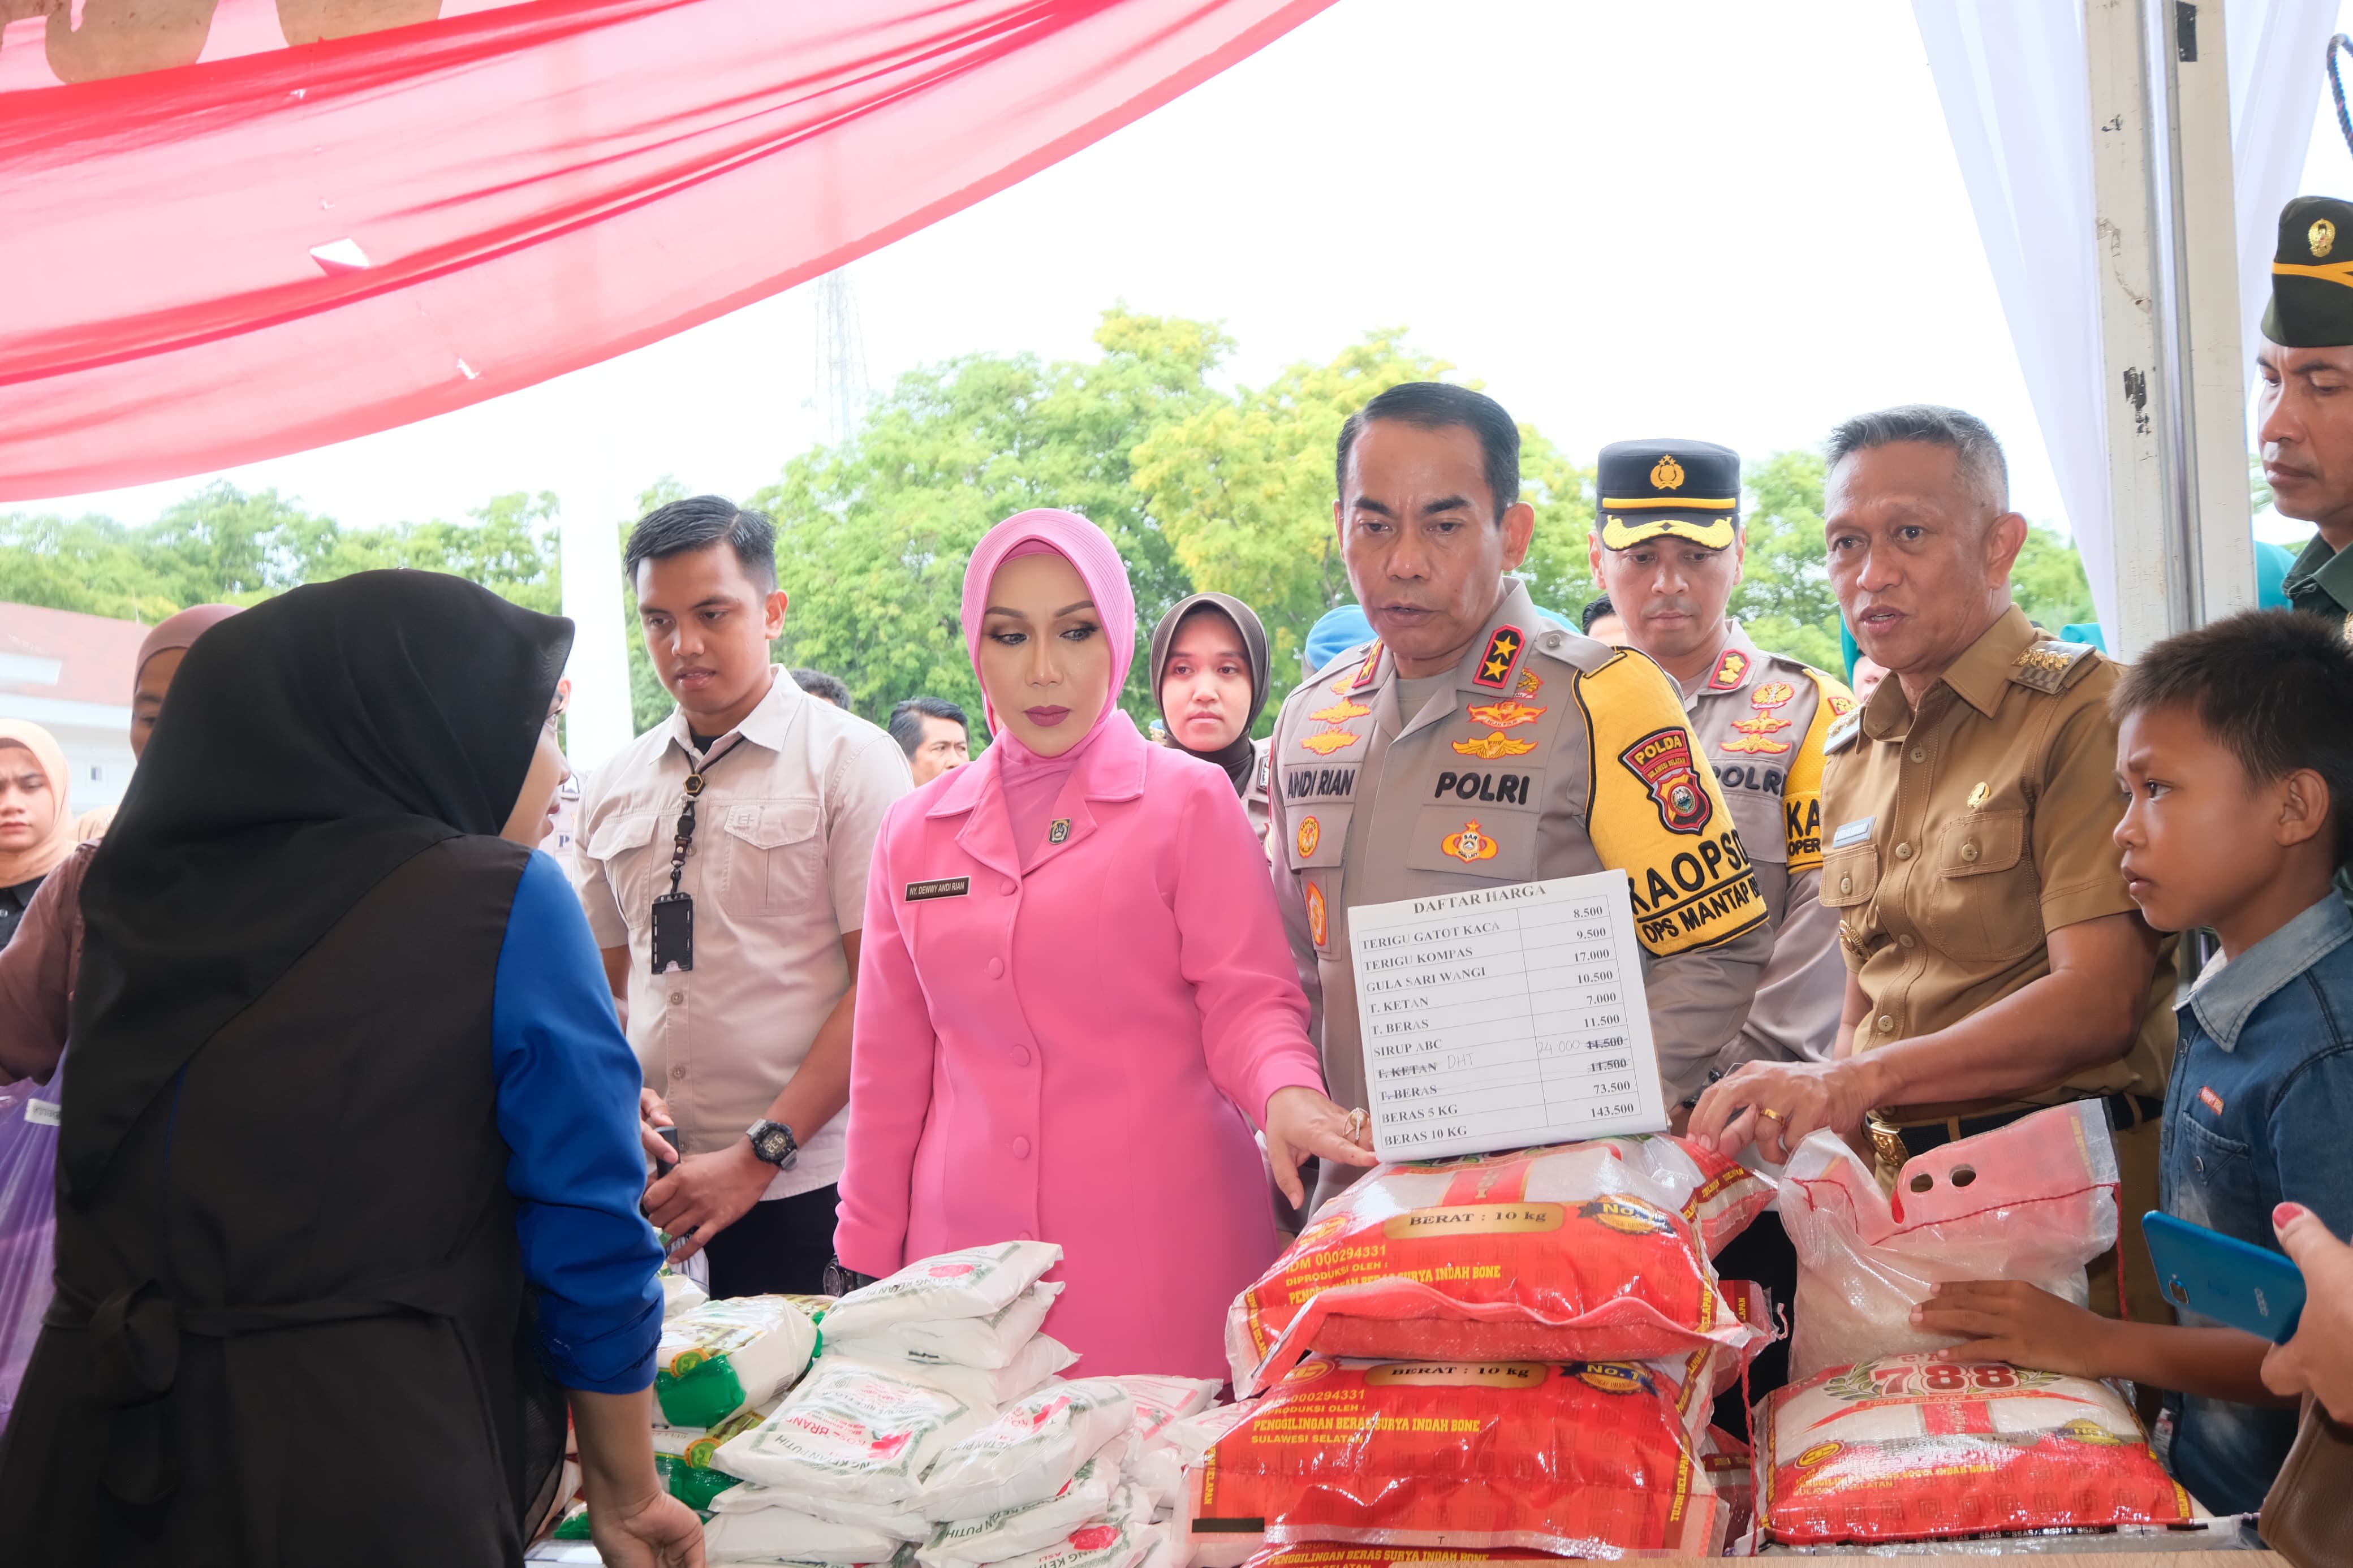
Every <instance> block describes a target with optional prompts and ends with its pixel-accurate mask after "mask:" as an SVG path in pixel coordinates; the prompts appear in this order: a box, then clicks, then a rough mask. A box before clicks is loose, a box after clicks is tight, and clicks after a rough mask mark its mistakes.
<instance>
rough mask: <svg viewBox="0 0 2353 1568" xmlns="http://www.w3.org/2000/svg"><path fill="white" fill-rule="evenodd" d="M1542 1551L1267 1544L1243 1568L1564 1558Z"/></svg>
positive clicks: (1404, 1566) (1394, 1567) (1406, 1566)
mask: <svg viewBox="0 0 2353 1568" xmlns="http://www.w3.org/2000/svg"><path fill="white" fill-rule="evenodd" d="M1566 1561H1567V1559H1566V1558H1560V1557H1555V1556H1552V1555H1551V1554H1550V1553H1548V1552H1477V1551H1473V1550H1472V1549H1471V1548H1469V1547H1467V1546H1335V1545H1332V1544H1330V1543H1328V1542H1316V1543H1315V1544H1314V1545H1313V1546H1270V1547H1268V1548H1267V1549H1266V1550H1265V1551H1263V1552H1260V1553H1259V1554H1258V1555H1257V1556H1255V1557H1253V1558H1251V1559H1250V1561H1249V1563H1246V1564H1244V1565H1243V1568H1446V1564H1448V1563H1542V1564H1545V1565H1546V1568H1553V1565H1555V1564H1557V1563H1563V1562H1566Z"/></svg>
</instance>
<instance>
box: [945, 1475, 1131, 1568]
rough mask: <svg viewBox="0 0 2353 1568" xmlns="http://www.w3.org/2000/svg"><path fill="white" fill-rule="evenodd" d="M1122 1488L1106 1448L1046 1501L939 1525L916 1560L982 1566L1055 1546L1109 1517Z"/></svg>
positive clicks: (960, 1567) (957, 1567)
mask: <svg viewBox="0 0 2353 1568" xmlns="http://www.w3.org/2000/svg"><path fill="white" fill-rule="evenodd" d="M1119 1488H1120V1479H1119V1467H1118V1465H1116V1464H1115V1463H1113V1459H1112V1453H1111V1451H1110V1450H1109V1449H1106V1450H1105V1451H1103V1453H1100V1454H1097V1455H1096V1456H1095V1457H1094V1458H1092V1459H1089V1460H1088V1461H1087V1462H1086V1463H1085V1464H1083V1465H1081V1466H1080V1467H1079V1472H1078V1474H1076V1475H1074V1476H1072V1477H1071V1479H1070V1482H1069V1484H1068V1485H1066V1486H1064V1487H1063V1488H1062V1489H1061V1490H1060V1491H1059V1492H1057V1493H1056V1494H1055V1495H1054V1496H1052V1497H1050V1498H1049V1499H1047V1500H1045V1501H1044V1502H1037V1503H1031V1504H1030V1505H1029V1506H1028V1507H1027V1508H1016V1509H1008V1510H1005V1511H1004V1512H1002V1513H993V1514H989V1515H987V1516H986V1517H984V1518H980V1519H963V1520H955V1521H949V1522H947V1523H944V1524H941V1525H938V1526H936V1527H934V1529H933V1531H932V1535H931V1539H930V1540H929V1541H928V1542H925V1543H924V1545H923V1550H922V1551H921V1552H917V1553H916V1554H915V1561H916V1562H917V1563H920V1564H921V1565H922V1568H979V1565H980V1564H983V1563H1001V1562H1003V1561H1005V1560H1006V1559H1007V1558H1009V1557H1019V1556H1021V1555H1023V1554H1025V1553H1027V1552H1037V1551H1039V1550H1041V1549H1043V1548H1045V1547H1049V1546H1052V1545H1054V1544H1055V1543H1056V1542H1060V1541H1063V1540H1066V1539H1067V1538H1068V1537H1069V1535H1070V1533H1071V1531H1074V1530H1076V1529H1078V1528H1079V1527H1081V1526H1082V1525H1086V1524H1092V1523H1093V1522H1094V1521H1097V1520H1100V1519H1102V1518H1103V1515H1104V1514H1106V1513H1108V1512H1109V1511H1110V1510H1111V1500H1112V1499H1113V1496H1115V1495H1116V1494H1117V1493H1118V1491H1119Z"/></svg>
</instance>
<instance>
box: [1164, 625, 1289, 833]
mask: <svg viewBox="0 0 2353 1568" xmlns="http://www.w3.org/2000/svg"><path fill="white" fill-rule="evenodd" d="M1268 676H1269V671H1268V668H1267V654H1266V628H1265V627H1264V626H1261V625H1260V624H1259V618H1258V616H1257V615H1256V614H1255V613H1254V612H1253V611H1252V610H1251V609H1250V606H1249V605H1245V604H1243V603H1242V602H1241V601H1240V599H1237V598H1234V597H1232V596H1231V595H1226V594H1195V595H1191V596H1190V597H1188V598H1184V599H1179V600H1177V601H1176V604H1175V605H1171V606H1170V607H1169V611H1168V613H1167V614H1166V615H1165V616H1161V617H1160V624H1159V625H1158V626H1155V627H1153V628H1152V690H1153V694H1154V695H1155V697H1156V698H1157V699H1158V700H1159V702H1160V721H1161V723H1162V725H1163V726H1164V727H1165V728H1166V730H1167V731H1168V743H1169V744H1170V745H1171V746H1173V747H1175V748H1176V750H1178V751H1180V752H1191V753H1192V754H1193V755H1194V756H1197V757H1198V758H1200V759H1201V760H1202V761H1203V762H1207V763H1216V764H1217V765H1218V766H1219V767H1221V768H1223V769H1224V770H1225V771H1226V776H1227V777H1228V778H1229V779H1231V780H1233V781H1234V793H1235V794H1236V795H1240V797H1241V801H1242V804H1243V805H1245V806H1247V807H1248V808H1249V809H1250V827H1251V828H1252V830H1254V831H1255V832H1256V833H1257V834H1258V836H1259V837H1261V839H1263V838H1264V837H1266V825H1267V821H1268V816H1267V805H1266V761H1265V752H1264V748H1263V747H1261V745H1260V744H1259V743H1258V742H1254V741H1252V740H1251V739H1250V726H1251V725H1252V724H1255V723H1257V722H1258V716H1259V711H1260V710H1261V709H1263V708H1264V707H1265V706H1266V696H1267V682H1268Z"/></svg>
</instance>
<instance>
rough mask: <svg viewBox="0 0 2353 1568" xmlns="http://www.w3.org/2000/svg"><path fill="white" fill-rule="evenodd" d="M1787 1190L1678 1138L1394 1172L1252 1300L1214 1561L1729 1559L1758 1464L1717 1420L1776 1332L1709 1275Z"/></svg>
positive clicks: (1206, 1497)
mask: <svg viewBox="0 0 2353 1568" xmlns="http://www.w3.org/2000/svg"><path fill="white" fill-rule="evenodd" d="M1772 1192H1773V1188H1772V1184H1771V1183H1770V1182H1769V1181H1767V1179H1765V1178H1763V1177H1761V1176H1758V1175H1757V1174H1755V1173H1752V1172H1749V1171H1747V1170H1745V1169H1743V1168H1742V1167H1741V1166H1739V1165H1737V1164H1736V1163H1733V1162H1731V1161H1729V1160H1725V1159H1724V1158H1722V1157H1721V1156H1719V1155H1717V1154H1716V1153H1715V1152H1714V1151H1713V1150H1712V1149H1709V1148H1704V1147H1702V1146H1700V1145H1697V1144H1694V1143H1688V1142H1683V1141H1682V1140H1680V1139H1674V1138H1670V1137H1665V1136H1643V1137H1620V1138H1608V1139H1597V1140H1593V1141H1591V1142H1581V1143H1570V1144H1562V1145H1557V1146H1553V1147H1549V1148H1537V1149H1525V1150H1517V1151H1510V1152H1501V1153H1494V1154H1484V1155H1474V1156H1468V1157H1464V1158H1459V1159H1451V1160H1439V1161H1429V1162H1419V1163H1400V1164H1385V1165H1383V1166H1381V1167H1379V1168H1378V1169H1377V1170H1375V1171H1373V1172H1371V1173H1368V1174H1367V1175H1366V1177H1365V1178H1364V1179H1363V1180H1362V1181H1360V1182H1359V1183H1357V1184H1356V1185H1355V1186H1354V1187H1352V1188H1351V1189H1349V1190H1348V1191H1347V1192H1346V1193H1345V1194H1342V1195H1340V1196H1339V1197H1337V1198H1336V1199H1335V1200H1334V1201H1333V1202H1332V1203H1330V1204H1328V1205H1325V1207H1324V1209H1323V1210H1322V1211H1321V1212H1320V1213H1319V1214H1318V1215H1316V1216H1315V1218H1314V1221H1313V1223H1311V1224H1310V1225H1309V1226H1307V1228H1306V1229H1305V1230H1304V1231H1303V1232H1302V1233H1301V1235H1300V1237H1299V1238H1298V1240H1297V1242H1296V1243H1295V1244H1294V1245H1293V1247H1291V1249H1290V1250H1289V1251H1287V1252H1286V1253H1285V1254H1284V1255H1283V1256H1282V1258H1279V1259H1277V1260H1276V1262H1275V1264H1274V1265H1273V1267H1272V1268H1269V1269H1268V1270H1267V1272H1266V1274H1265V1276H1264V1277H1263V1278H1261V1279H1260V1280H1259V1281H1258V1283H1257V1284H1255V1285H1253V1286H1251V1287H1250V1289H1247V1290H1245V1291H1244V1292H1243V1293H1242V1294H1241V1295H1240V1297H1239V1298H1237V1299H1236V1300H1235V1302H1234V1306H1233V1310H1232V1313H1231V1315H1230V1317H1229V1322H1228V1349H1229V1355H1230V1359H1231V1362H1232V1365H1233V1377H1234V1388H1235V1392H1236V1393H1237V1394H1242V1395H1245V1396H1255V1397H1250V1398H1249V1399H1248V1403H1247V1404H1246V1405H1244V1406H1243V1407H1241V1409H1240V1413H1239V1414H1238V1415H1229V1416H1226V1417H1225V1418H1224V1419H1225V1422H1226V1424H1227V1426H1228V1427H1229V1429H1228V1430H1227V1431H1225V1432H1224V1433H1223V1434H1222V1435H1220V1436H1216V1437H1215V1438H1214V1439H1213V1440H1212V1441H1211V1442H1210V1443H1209V1444H1208V1446H1207V1447H1206V1450H1205V1452H1204V1455H1203V1458H1202V1460H1201V1461H1200V1463H1198V1465H1196V1466H1195V1467H1194V1468H1193V1469H1192V1470H1191V1472H1190V1475H1189V1476H1188V1481H1187V1488H1188V1504H1187V1542H1186V1545H1187V1555H1188V1557H1189V1559H1190V1561H1191V1562H1192V1563H1195V1564H1198V1565H1199V1568H1234V1565H1235V1564H1239V1563H1241V1562H1243V1561H1244V1560H1245V1559H1247V1558H1250V1556H1252V1555H1253V1554H1254V1553H1257V1552H1261V1551H1271V1550H1281V1549H1299V1548H1304V1547H1309V1546H1352V1547H1379V1548H1384V1549H1388V1548H1408V1549H1425V1550H1427V1549H1440V1550H1442V1549H1465V1550H1469V1551H1472V1552H1498V1551H1501V1552H1510V1551H1522V1552H1546V1553H1553V1554H1556V1555H1561V1556H1596V1557H1616V1556H1620V1555H1623V1554H1625V1553H1628V1552H1636V1553H1640V1552H1651V1553H1663V1552H1680V1553H1683V1554H1686V1555H1692V1556H1704V1555H1711V1554H1714V1553H1715V1552H1720V1551H1722V1550H1723V1548H1724V1546H1725V1543H1726V1542H1728V1541H1729V1540H1731V1539H1732V1538H1733V1537H1734V1536H1736V1534H1737V1533H1738V1532H1739V1531H1741V1530H1743V1529H1745V1527H1746V1513H1747V1510H1748V1500H1747V1497H1746V1493H1747V1492H1748V1486H1747V1484H1746V1476H1745V1475H1744V1474H1743V1471H1744V1470H1745V1468H1746V1458H1747V1454H1746V1448H1745V1447H1742V1446H1741V1445H1739V1444H1737V1443H1736V1442H1735V1441H1734V1440H1732V1439H1730V1438H1729V1437H1726V1436H1724V1435H1722V1434H1719V1433H1715V1432H1712V1431H1711V1430H1709V1429H1708V1427H1707V1426H1706V1419H1707V1412H1708V1409H1709V1405H1710V1402H1711V1400H1712V1397H1713V1396H1714V1395H1715V1394H1717V1393H1719V1392H1721V1391H1722V1390H1723V1389H1725V1387H1727V1386H1730V1385H1731V1384H1734V1383H1736V1382H1737V1380H1738V1378H1739V1376H1740V1373H1741V1370H1742V1369H1743V1368H1744V1367H1745V1366H1746V1363H1747V1362H1748V1360H1749V1358H1751V1357H1752V1356H1753V1355H1754V1354H1755V1353H1756V1352H1757V1350H1758V1349H1759V1348H1761V1347H1762V1346H1763V1345H1764V1344H1765V1343H1767V1342H1769V1340H1770V1339H1771V1337H1772V1335H1771V1331H1770V1330H1769V1329H1767V1327H1766V1326H1765V1325H1766V1324H1767V1322H1768V1321H1770V1311H1769V1307H1768V1305H1767V1303H1766V1302H1765V1300H1764V1299H1763V1294H1762V1292H1761V1291H1758V1290H1757V1289H1755V1288H1754V1287H1753V1286H1750V1285H1747V1284H1746V1282H1741V1281H1724V1280H1721V1279H1718V1278H1717V1276H1716V1273H1715V1268H1714V1267H1713V1265H1712V1263H1711V1261H1710V1259H1711V1258H1712V1256H1713V1255H1714V1254H1715V1252H1716V1251H1717V1250H1718V1249H1719V1248H1721V1247H1723V1246H1724V1245H1725V1243H1726V1242H1727V1241H1729V1240H1730V1239H1731V1238H1732V1237H1735V1236H1736V1235H1737V1234H1739V1232H1740V1231H1741V1229H1743V1228H1744V1227H1745V1226H1746V1225H1747V1224H1748V1222H1749V1221H1750V1220H1751V1219H1752V1218H1754V1217H1755V1215H1757V1212H1758V1211H1759V1210H1761V1209H1762V1208H1763V1207H1764V1205H1765V1204H1766V1203H1767V1201H1768V1200H1769V1199H1770V1197H1771V1196H1772Z"/></svg>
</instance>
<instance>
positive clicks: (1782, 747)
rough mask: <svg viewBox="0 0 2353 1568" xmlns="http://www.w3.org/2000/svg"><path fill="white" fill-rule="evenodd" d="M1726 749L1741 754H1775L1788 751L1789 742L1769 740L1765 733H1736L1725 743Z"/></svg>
mask: <svg viewBox="0 0 2353 1568" xmlns="http://www.w3.org/2000/svg"><path fill="white" fill-rule="evenodd" d="M1724 749H1725V751H1727V752H1733V753H1734V754H1736V755H1739V756H1775V755H1778V754H1779V753H1780V752H1786V751H1788V749H1789V742H1787V741H1773V740H1767V738H1766V737H1764V736H1763V735H1735V736H1734V737H1733V738H1732V739H1730V740H1729V741H1726V742H1725V743H1724Z"/></svg>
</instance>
